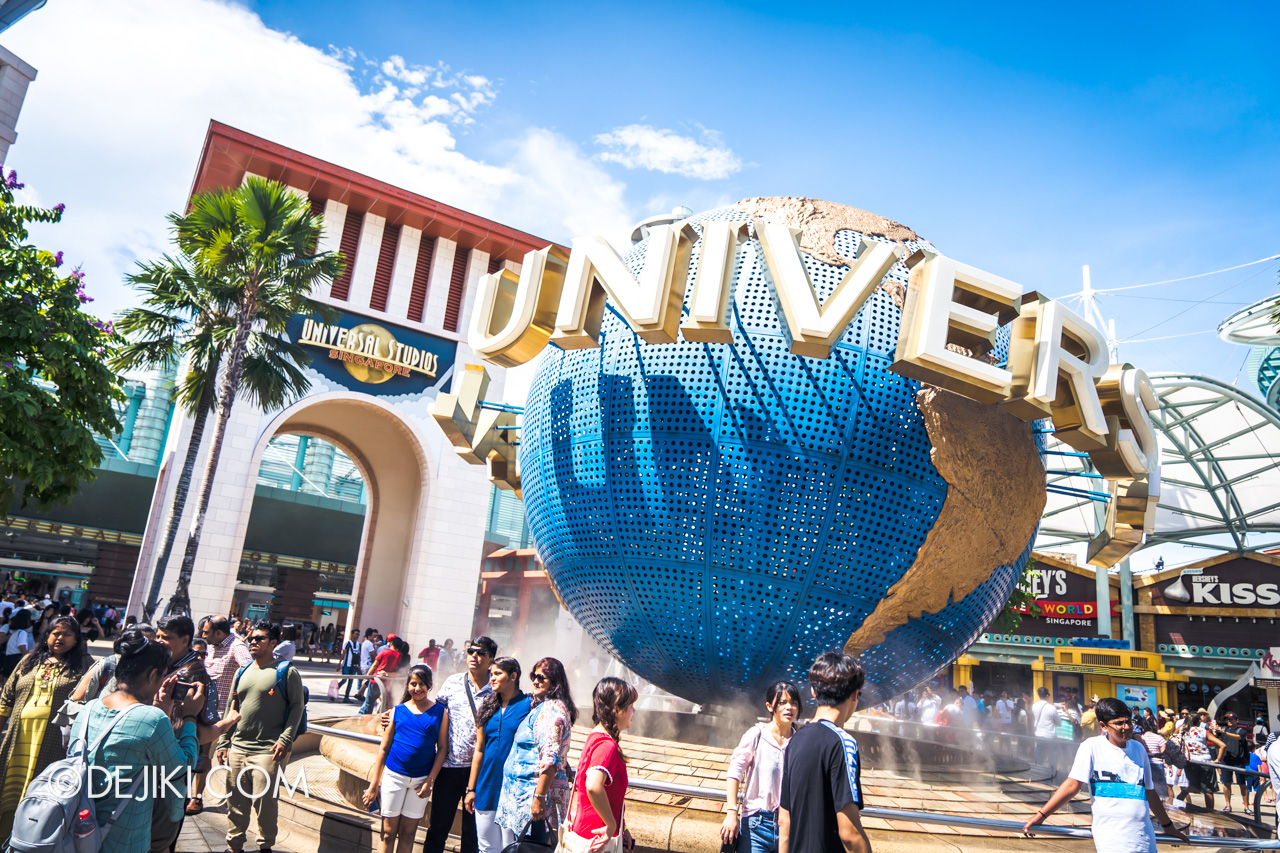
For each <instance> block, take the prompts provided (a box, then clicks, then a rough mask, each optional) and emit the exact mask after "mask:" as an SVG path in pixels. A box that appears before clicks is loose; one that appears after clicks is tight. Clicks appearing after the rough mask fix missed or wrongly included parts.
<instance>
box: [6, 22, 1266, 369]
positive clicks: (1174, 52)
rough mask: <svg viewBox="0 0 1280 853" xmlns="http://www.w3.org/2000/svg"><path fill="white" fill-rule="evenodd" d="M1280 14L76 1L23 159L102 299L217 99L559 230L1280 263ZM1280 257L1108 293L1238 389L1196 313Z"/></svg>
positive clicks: (1122, 330) (41, 90) (47, 64)
mask: <svg viewBox="0 0 1280 853" xmlns="http://www.w3.org/2000/svg"><path fill="white" fill-rule="evenodd" d="M1276 18H1277V14H1276V12H1275V10H1274V8H1273V7H1271V6H1269V5H1264V4H1254V5H1248V4H1245V5H1240V6H1232V7H1223V9H1222V11H1221V13H1220V14H1214V13H1213V12H1212V11H1210V10H1207V9H1206V7H1205V6H1204V5H1203V4H1197V5H1191V4H1185V5H1179V4H1146V5H1138V4H1126V5H1123V6H1118V5H1116V4H1107V5H1101V4H1097V5H1092V6H1089V5H1083V4H1077V5H1075V6H1072V7H1070V8H1069V9H1068V8H1067V7H1061V8H1060V9H1056V10H1050V11H1040V10H1037V9H1036V8H1034V7H1033V6H1032V5H1031V4H1016V5H1015V4H1007V5H995V4H988V5H986V6H984V7H982V8H981V9H980V10H978V11H974V10H973V9H972V8H969V7H966V6H964V5H962V4H923V5H922V4H914V5H912V6H909V7H882V8H874V7H867V8H859V7H849V6H848V5H847V4H820V3H811V4H803V5H797V6H793V7H787V8H783V4H759V5H756V6H735V5H732V4H706V3H704V4H687V3H686V4H674V3H671V4H664V3H646V4H643V5H635V4H597V5H573V4H561V5H556V4H507V3H484V4H477V3H424V2H380V3H350V2H315V0H308V2H256V3H250V4H243V3H241V4H236V3H226V2H218V0H131V2H124V3H120V4H101V3H94V2H91V0H53V2H51V3H50V4H49V5H48V6H47V7H46V8H45V9H43V10H41V11H39V12H37V13H35V14H33V15H31V16H30V17H29V18H27V19H25V20H24V21H22V22H20V23H19V24H18V25H17V26H15V27H14V28H13V29H12V30H11V31H9V32H8V33H5V34H4V35H3V36H0V43H3V44H5V45H6V46H7V47H9V48H10V49H11V50H14V51H15V52H16V53H18V54H19V55H20V56H23V57H24V58H25V59H27V60H28V61H30V62H32V63H33V64H34V65H36V67H37V68H39V69H40V77H39V78H38V79H37V81H36V83H35V84H34V85H33V86H32V88H31V90H30V92H29V95H28V101H27V105H26V106H25V107H24V111H23V116H22V119H21V121H20V123H19V128H18V130H19V133H20V139H19V142H18V144H17V146H16V147H15V149H14V152H13V154H12V156H11V157H10V161H11V165H14V166H16V167H18V168H19V169H20V171H21V173H22V175H23V178H24V179H25V180H27V181H28V183H29V185H30V186H31V188H32V190H33V192H34V193H35V194H36V195H37V197H38V198H39V199H40V200H43V201H46V202H48V203H53V202H55V201H64V202H66V203H67V204H68V218H67V222H66V224H65V225H62V226H59V227H58V229H55V230H53V231H50V232H49V234H50V235H51V236H50V238H49V239H51V240H54V241H55V242H59V243H60V245H58V246H55V248H63V249H66V250H67V251H68V254H69V256H71V257H74V258H79V259H80V260H81V262H83V263H84V264H85V269H86V272H87V273H88V276H89V281H90V284H91V289H93V290H94V291H95V292H96V293H97V294H98V295H99V304H100V306H101V307H103V308H104V309H106V310H107V311H108V312H110V311H114V310H117V309H118V308H120V307H123V306H124V305H125V304H128V302H129V301H130V297H129V294H128V292H127V291H126V290H125V289H124V288H123V287H122V286H121V285H120V284H119V279H120V276H121V275H122V274H123V273H124V272H125V271H127V270H128V269H129V268H130V267H131V265H132V263H133V261H134V260H135V259H136V258H138V257H150V256H153V255H154V254H155V253H156V252H158V251H159V250H160V249H162V248H163V246H164V226H163V215H164V213H165V212H167V211H168V210H171V209H173V208H175V207H178V206H179V205H180V204H181V203H182V200H183V198H184V197H185V193H186V190H187V188H188V187H189V184H190V179H191V175H192V172H193V171H194V167H195V161H196V156H197V154H198V151H199V145H200V142H201V140H202V139H203V134H204V130H205V126H206V124H207V121H208V119H210V118H217V119H219V120H222V121H226V122H228V123H230V124H233V125H236V126H239V127H241V128H243V129H245V130H248V131H251V132H255V133H259V134H261V135H263V136H267V137H269V138H272V139H275V140H277V141H280V142H283V143H285V144H288V145H292V146H294V147H297V148H300V149H302V150H304V151H307V152H308V153H313V154H316V155H317V156H322V157H325V158H326V159H330V160H334V161H335V162H338V163H340V164H342V165H346V166H350V167H352V168H356V169H359V170H361V171H365V172H368V173H370V174H372V175H374V176H375V177H379V178H383V179H386V180H389V181H392V182H393V183H398V184H400V185H402V186H405V187H406V188H408V189H411V190H414V191H417V192H421V193H423V194H426V195H431V196H436V197H439V198H441V199H442V200H444V201H447V202H449V203H452V204H456V205H458V206H460V207H464V208H468V209H472V210H475V211H476V212H479V213H482V214H484V215H487V216H490V217H492V218H495V219H498V220H500V221H506V222H509V223H511V224H514V225H518V226H519V227H522V228H525V229H528V230H531V231H533V232H534V233H538V234H541V235H544V236H546V237H548V238H552V239H557V240H568V239H570V238H572V237H573V236H575V234H577V233H583V232H586V231H601V232H605V233H609V234H617V233H619V232H620V231H623V230H625V227H626V225H627V224H628V223H629V222H631V221H634V220H635V219H638V218H640V217H642V216H644V215H648V214H650V213H653V212H657V211H661V210H666V209H669V208H671V207H672V206H674V205H676V204H687V205H689V206H690V207H692V208H694V209H695V210H699V209H704V208H708V207H712V206H716V205H719V204H722V203H728V202H732V201H736V200H738V199H739V198H743V197H746V196H752V195H809V196H813V197H817V198H825V199H829V200H832V201H838V202H843V203H847V204H851V205H854V206H857V207H863V208H866V209H868V210H871V211H874V212H876V213H880V214H883V215H885V216H888V217H890V218H893V219H897V220H899V221H901V222H904V223H906V224H907V225H909V226H911V227H912V228H914V229H916V230H917V231H918V232H919V233H921V234H923V235H924V236H926V237H927V238H929V239H930V240H931V241H932V242H933V243H934V244H935V245H936V246H937V247H938V248H939V249H940V250H942V251H944V252H946V253H947V254H950V255H953V256H955V257H957V258H959V259H961V260H964V261H966V262H968V263H972V264H974V265H976V266H979V267H982V268H984V269H988V270H990V271H992V272H995V273H998V274H1000V275H1002V276H1005V277H1007V278H1010V279H1013V280H1014V281H1017V282H1018V283H1020V284H1022V285H1023V286H1024V287H1025V288H1027V289H1038V290H1041V291H1042V292H1045V293H1048V294H1050V295H1055V296H1060V295H1066V294H1069V293H1072V292H1075V291H1077V290H1079V288H1080V275H1081V272H1080V268H1081V265H1083V264H1090V265H1091V267H1092V273H1093V282H1094V286H1095V287H1099V288H1104V289H1105V288H1108V287H1122V286H1126V285H1133V284H1139V283H1145V282H1150V281H1156V280H1162V279H1169V278H1176V277H1181V276H1187V275H1192V274H1196V273H1202V272H1206V271H1210V270H1215V269H1220V268H1223V267H1228V266H1233V265H1236V264H1240V263H1244V262H1247V261H1252V260H1255V259H1258V258H1262V257H1265V256H1268V255H1272V254H1277V253H1280V248H1278V247H1277V243H1278V242H1280V241H1278V240H1277V239H1276V238H1277V226H1278V225H1280V216H1278V214H1277V212H1276V205H1275V200H1276V198H1277V189H1278V187H1277V184H1278V183H1280V169H1278V168H1277V166H1278V165H1280V163H1278V160H1280V153H1278V152H1280V146H1278V145H1277V142H1278V141H1280V140H1278V139H1277V135H1278V134H1277V121H1276V118H1275V117H1276V116H1277V114H1280V113H1278V111H1277V109H1276V107H1277V103H1276V101H1277V80H1280V74H1277V64H1280V60H1278V59H1277V56H1276V51H1275V50H1274V33H1275V31H1276V23H1277V21H1276ZM395 57H399V58H400V61H399V63H398V64H396V61H395V59H394V58H395ZM454 95H457V96H458V97H457V98H453V99H452V100H450V98H451V97H452V96H454ZM432 98H434V99H435V100H432ZM41 236H42V239H43V235H41ZM1278 267H1280V263H1278V262H1272V263H1269V264H1264V265H1259V266H1253V267H1249V268H1247V269H1243V270H1239V271H1236V272H1232V273H1224V274H1221V275H1216V276H1211V277H1206V278H1200V279H1195V280H1192V281H1188V282H1184V283H1180V284H1175V285H1169V286H1165V287H1157V288H1147V289H1144V290H1139V291H1134V292H1131V293H1129V294H1127V295H1124V296H1122V295H1119V294H1115V295H1110V296H1104V297H1103V298H1102V303H1101V304H1102V307H1103V310H1104V312H1105V313H1106V314H1107V316H1110V317H1114V318H1115V319H1116V321H1117V332H1118V337H1120V338H1121V339H1122V340H1123V339H1126V338H1140V339H1147V338H1166V339H1164V340H1157V341H1151V342H1148V343H1126V344H1123V345H1122V348H1121V356H1122V357H1123V358H1125V359H1126V360H1129V361H1132V362H1134V363H1137V364H1139V365H1140V366H1143V367H1146V368H1147V369H1149V370H1151V371H1153V372H1154V371H1162V370H1177V371H1190V372H1203V373H1208V374H1210V375H1214V376H1218V377H1220V378H1223V379H1226V380H1228V381H1230V380H1233V379H1235V378H1236V376H1237V374H1238V371H1239V367H1240V365H1241V363H1242V361H1243V359H1244V356H1245V354H1246V353H1245V350H1243V349H1242V348H1238V347H1232V346H1229V345H1226V344H1222V343H1220V342H1218V341H1217V340H1216V338H1215V337H1214V336H1213V335H1212V334H1197V333H1203V332H1206V331H1208V330H1211V329H1212V328H1213V327H1214V326H1216V324H1217V322H1218V320H1219V319H1221V317H1223V316H1225V315H1226V314H1228V313H1230V312H1231V311H1233V310H1235V309H1236V308H1238V307H1241V306H1243V305H1244V304H1247V303H1249V302H1252V301H1254V300H1256V299H1258V298H1261V297H1262V296H1265V295H1268V294H1270V293H1272V292H1274V290H1275V273H1276V270H1277V268H1278ZM1179 312H1184V313H1181V314H1180V315H1179V316H1175V315H1178V314H1179ZM1175 335H1185V337H1166V336H1175Z"/></svg>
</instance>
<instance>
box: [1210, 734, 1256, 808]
mask: <svg viewBox="0 0 1280 853" xmlns="http://www.w3.org/2000/svg"><path fill="white" fill-rule="evenodd" d="M1249 735H1250V731H1249V727H1248V726H1242V725H1240V724H1239V722H1237V720H1236V715H1235V714H1233V713H1231V712H1230V711H1228V712H1227V713H1225V714H1223V715H1222V727H1221V728H1220V729H1218V737H1220V738H1222V742H1223V743H1225V744H1226V745H1227V746H1226V748H1225V749H1224V750H1222V763H1223V764H1230V765H1231V766H1233V767H1240V768H1242V769H1247V768H1248V767H1249ZM1218 772H1219V773H1220V774H1221V776H1222V795H1223V798H1224V799H1226V801H1227V805H1226V808H1225V809H1224V811H1231V785H1232V784H1233V783H1235V784H1237V785H1239V786H1240V801H1241V802H1242V803H1244V808H1245V810H1246V811H1248V809H1249V793H1248V790H1247V789H1246V787H1245V783H1246V782H1247V781H1248V779H1249V777H1248V776H1246V775H1245V774H1243V773H1237V772H1236V771H1235V770H1226V769H1222V770H1219V771H1218Z"/></svg>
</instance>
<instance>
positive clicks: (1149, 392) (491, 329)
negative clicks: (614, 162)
mask: <svg viewBox="0 0 1280 853" xmlns="http://www.w3.org/2000/svg"><path fill="white" fill-rule="evenodd" d="M700 225H701V228H702V234H701V238H699V234H698V232H697V231H695V230H694V228H693V227H692V226H690V225H688V224H681V223H676V224H671V225H660V226H656V227H653V228H651V229H650V232H649V238H648V241H649V242H648V251H647V253H646V256H645V262H644V266H643V267H642V268H641V269H640V271H639V273H638V274H633V273H632V272H631V270H630V269H629V268H628V267H627V265H626V264H625V263H624V262H623V260H622V258H621V257H620V256H619V255H618V253H617V252H616V251H614V249H613V248H612V247H611V246H610V245H609V243H608V242H606V241H605V240H604V238H602V237H583V238H579V239H577V240H574V242H573V249H572V251H571V252H570V253H568V254H566V253H564V252H563V251H562V250H561V249H559V248H557V247H555V246H548V247H547V248H545V249H540V250H536V251H532V252H529V253H528V254H526V255H525V256H524V262H523V265H522V267H521V270H520V274H519V276H518V277H517V276H516V275H515V274H513V273H512V272H511V271H509V270H500V271H498V272H496V273H492V274H490V275H486V276H484V277H483V278H482V279H481V286H480V293H479V296H478V298H477V302H476V306H475V310H474V313H473V323H472V327H471V329H470V336H469V341H468V342H469V343H470V345H471V347H472V348H473V349H474V350H475V351H476V352H477V353H479V354H480V356H481V357H482V358H484V359H486V360H487V361H490V362H492V363H494V364H498V365H502V366H506V367H511V366H515V365H518V364H523V363H525V362H527V361H529V360H530V359H532V358H533V357H534V356H536V355H537V354H538V353H539V352H540V351H541V350H542V349H543V348H544V347H545V346H547V345H548V344H549V343H554V344H555V345H557V346H559V347H560V348H562V349H583V348H589V347H596V346H598V345H599V343H598V336H599V330H600V326H601V321H602V319H603V316H604V311H605V298H606V297H607V298H608V299H609V300H610V301H611V302H612V303H613V304H614V306H615V307H616V308H617V310H618V312H619V313H620V314H621V315H622V317H623V318H624V319H625V321H626V322H627V324H628V325H629V326H630V327H631V329H632V330H634V331H635V333H636V334H637V335H638V336H639V337H640V338H642V339H643V340H644V341H646V342H647V343H649V344H667V343H673V342H675V341H676V339H677V337H678V336H683V337H684V339H685V340H688V341H704V342H709V343H724V344H731V343H732V342H733V333H732V331H731V330H730V328H729V325H728V308H729V297H730V290H731V288H732V284H733V274H734V258H735V255H736V253H737V251H739V247H740V246H741V244H742V243H744V242H755V243H758V245H759V249H760V252H761V254H762V255H763V257H764V261H765V263H766V265H767V267H768V270H769V275H770V278H771V279H772V283H773V287H774V291H775V294H776V296H777V303H778V305H779V306H780V309H781V310H780V314H781V317H780V318H779V319H780V321H781V322H782V324H783V325H784V326H785V328H786V329H787V330H788V331H789V333H790V337H791V342H792V343H791V352H792V353H794V354H796V355H800V356H805V357H807V358H826V357H828V355H829V354H830V352H831V349H832V347H833V346H834V344H835V343H836V341H837V340H838V339H839V337H840V335H841V334H842V333H843V332H844V330H845V328H846V327H847V326H848V325H849V324H850V323H851V322H853V319H854V317H855V315H856V314H857V313H858V310H859V309H860V308H861V307H862V306H863V304H864V303H865V302H866V300H867V298H868V297H869V296H870V295H871V294H872V293H873V292H874V291H875V290H876V288H878V287H879V286H880V282H881V280H882V279H883V278H884V277H885V275H886V274H887V273H888V272H889V270H890V269H891V268H892V267H893V265H894V264H895V263H896V262H897V261H898V260H900V259H902V256H903V254H904V252H905V250H904V248H903V247H902V246H901V245H898V244H893V243H883V242H879V241H875V240H869V239H867V240H863V241H861V245H860V249H859V253H858V255H857V257H856V258H855V259H854V262H853V263H852V264H851V265H850V266H849V267H848V269H847V271H846V272H845V274H844V277H843V279H842V280H841V282H840V284H839V285H838V286H837V287H836V289H835V290H834V291H833V292H832V293H831V295H830V296H829V297H828V298H827V299H826V301H825V302H821V303H820V302H819V299H818V296H817V293H816V291H815V288H814V285H813V281H812V280H811V279H810V277H809V274H808V272H807V271H806V269H805V267H804V263H803V261H802V259H801V255H802V252H801V249H800V242H799V235H800V232H799V231H798V230H797V229H794V228H790V227H788V226H786V225H783V224H778V223H775V222H768V221H764V220H759V221H755V222H752V223H749V224H748V223H746V222H724V221H707V222H703V223H700ZM698 239H701V240H702V241H703V243H702V250H701V254H700V258H701V260H700V262H699V264H698V269H697V273H696V275H695V276H694V278H693V281H692V282H690V281H689V280H688V278H689V266H690V264H689V261H690V256H691V252H692V249H693V246H694V243H695V242H696V241H697V240H698ZM905 263H906V265H907V267H908V268H909V269H910V284H909V287H908V288H907V297H906V304H905V307H904V310H903V315H902V323H901V328H900V331H899V336H898V342H897V350H896V353H895V358H894V363H893V365H892V369H893V370H894V371H896V372H898V373H900V374H902V375H904V376H910V377H912V378H914V379H918V380H920V381H922V382H927V383H930V384H933V385H937V386H939V387H942V388H945V389H947V390H949V391H952V392H954V393H956V394H959V395H961V396H964V397H968V398H970V399H972V400H976V401H978V402H982V403H987V404H990V405H998V406H1001V407H1003V408H1004V409H1005V410H1006V411H1008V412H1010V413H1011V414H1013V415H1015V416H1017V417H1018V418H1020V419H1022V420H1025V421H1034V420H1038V419H1041V418H1049V419H1051V420H1052V422H1053V426H1054V435H1055V436H1056V437H1057V438H1059V439H1061V440H1062V441H1063V442H1065V443H1066V444H1068V445H1070V446H1072V447H1074V448H1076V449H1077V450H1080V451H1082V452H1086V453H1088V454H1089V458H1090V460H1091V461H1092V462H1093V465H1094V466H1095V467H1096V468H1097V470H1098V471H1099V472H1100V473H1101V474H1102V475H1103V477H1105V478H1106V479H1107V480H1108V481H1110V486H1109V491H1110V494H1111V501H1110V503H1109V505H1108V510H1107V519H1106V529H1105V531H1104V532H1103V533H1102V534H1100V535H1099V536H1098V537H1097V538H1096V539H1095V540H1094V542H1093V543H1092V544H1091V546H1090V550H1089V558H1090V562H1091V563H1093V564H1095V565H1100V566H1111V565H1115V564H1116V563H1117V562H1119V561H1120V560H1121V559H1123V558H1124V557H1125V556H1127V555H1128V554H1129V553H1130V552H1132V551H1133V550H1134V549H1136V548H1137V547H1139V546H1140V545H1141V544H1142V543H1143V541H1144V539H1145V531H1147V530H1150V529H1151V528H1152V527H1153V525H1154V521H1155V508H1156V503H1157V501H1158V498H1159V482H1160V460H1159V448H1158V445H1157V442H1156V432H1155V429H1154V427H1153V425H1152V421H1151V413H1152V412H1153V411H1155V410H1156V408H1157V406H1158V403H1157V401H1156V396H1155V392H1154V390H1153V388H1152V386H1151V382H1150V380H1149V379H1148V378H1147V375H1146V373H1144V372H1143V371H1142V370H1140V369H1138V368H1135V367H1133V366H1132V365H1128V364H1111V363H1110V356H1109V353H1108V351H1107V347H1106V343H1105V338H1104V337H1103V335H1102V333H1101V332H1100V331H1099V330H1098V329H1097V328H1095V327H1094V326H1093V325H1091V324H1090V323H1089V322H1087V321H1086V320H1085V319H1084V318H1082V317H1080V316H1079V315H1078V314H1076V313H1075V312H1073V311H1071V310H1070V309H1069V308H1067V307H1066V306H1065V305H1063V304H1062V303H1061V302H1058V301H1056V300H1052V299H1047V298H1045V297H1044V296H1041V295H1040V294H1038V293H1035V292H1024V290H1023V288H1022V287H1020V286H1019V285H1017V284H1015V283H1014V282H1011V281H1008V280H1006V279H1003V278H1000V277H999V276H995V275H992V274H991V273H988V272H984V271H982V270H979V269H977V268H975V267H972V266H969V265H967V264H964V263H961V262H960V261H957V260H955V259H953V258H949V257H947V256H945V255H942V254H938V253H935V252H931V251H919V252H916V253H915V254H913V255H911V256H910V257H908V258H906V259H905ZM690 285H691V286H690ZM686 292H688V293H689V299H688V303H687V305H686V304H685V299H684V296H685V293H686ZM685 308H687V316H686V317H685V318H684V319H683V321H682V311H683V309H685ZM1005 324H1012V338H1011V343H1010V349H1009V358H1008V360H1007V364H1006V365H1005V366H1003V367H1001V366H998V365H995V364H991V363H990V362H989V361H988V360H986V359H984V358H983V356H985V355H987V354H988V353H989V352H991V350H992V348H993V346H994V343H995V335H996V331H997V329H999V328H1000V327H1001V326H1002V325H1005ZM948 345H956V346H958V347H960V348H963V349H964V350H966V351H967V352H968V353H969V354H968V355H966V354H963V353H960V352H956V351H955V349H954V348H948ZM473 394H474V392H466V393H464V396H465V397H468V398H470V397H471V396H473ZM447 405H448V406H453V401H449V402H448V403H447ZM442 414H444V412H443V410H442ZM450 414H451V415H452V416H454V417H455V419H456V415H458V414H461V412H457V413H456V414H454V410H453V409H450ZM437 419H438V420H440V418H439V417H438V418H437ZM460 450H463V452H465V450H464V449H463V448H461V447H460ZM499 455H500V456H502V458H503V463H504V468H505V470H507V471H510V472H514V467H515V465H514V463H515V455H514V449H513V448H508V449H507V451H500V452H499ZM473 458H474V454H473ZM481 461H482V460H481ZM500 485H501V483H500ZM507 485H508V487H514V488H518V476H517V478H516V480H515V481H514V482H513V483H508V484H507Z"/></svg>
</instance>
